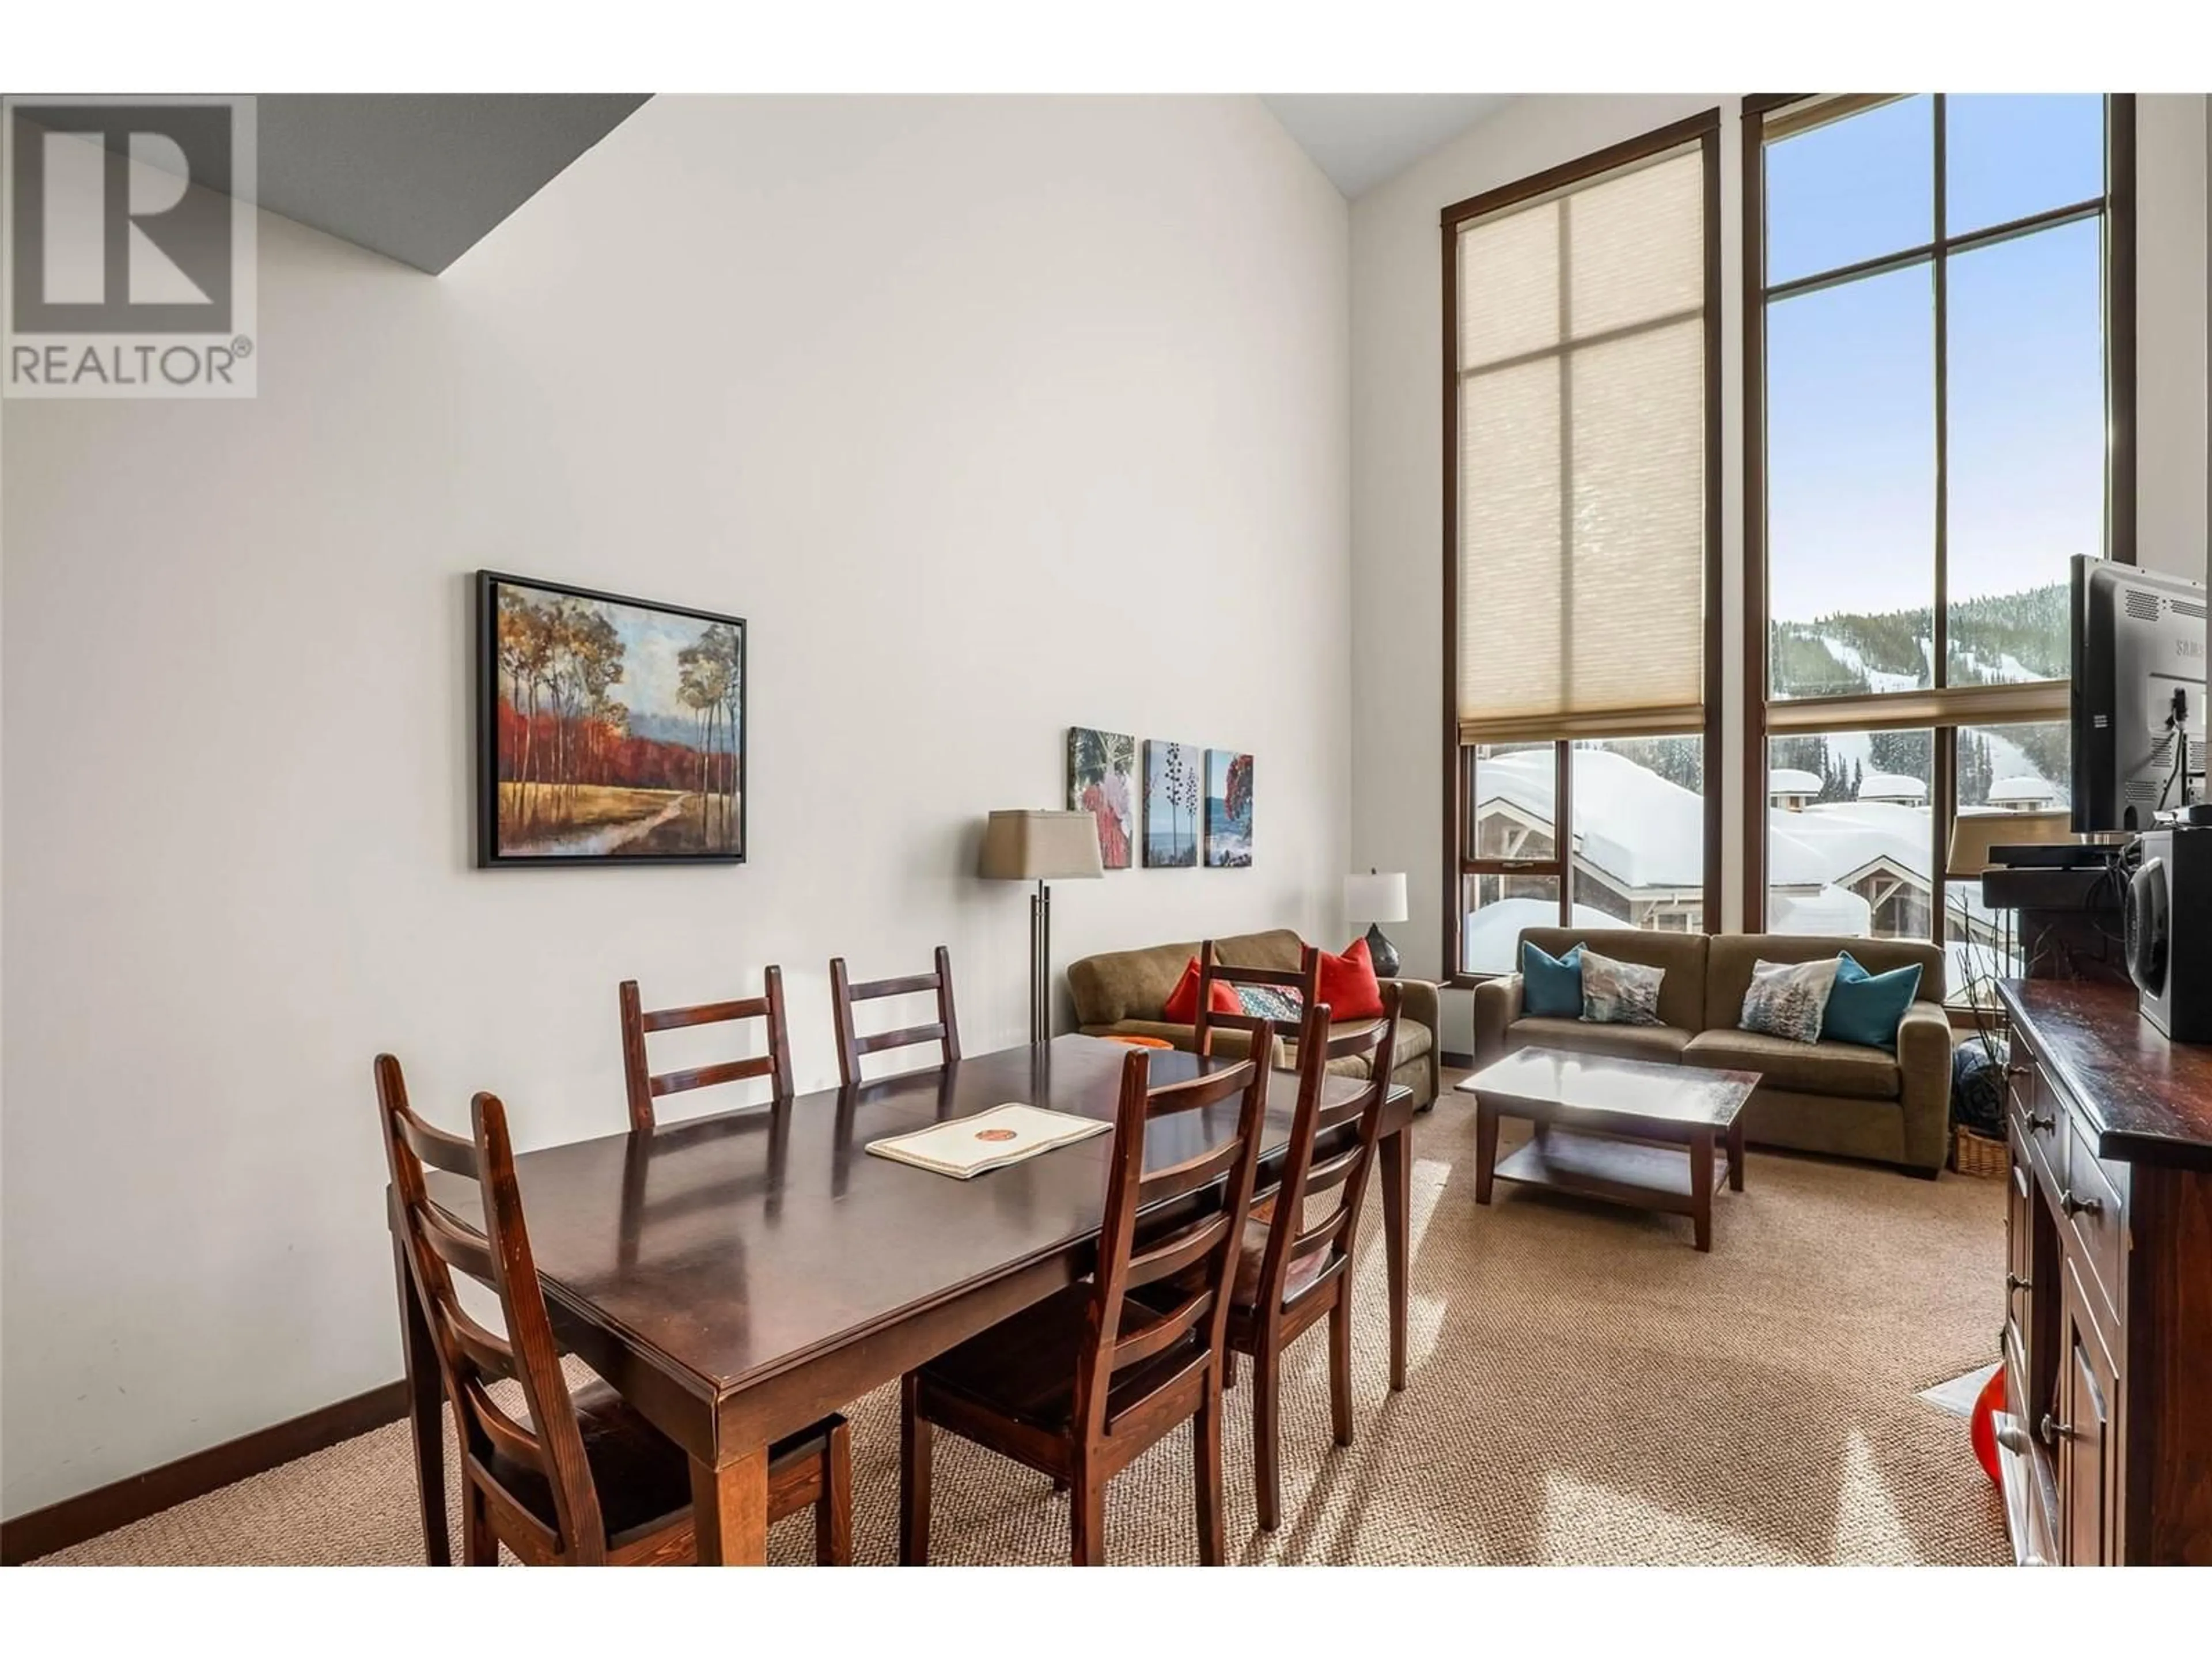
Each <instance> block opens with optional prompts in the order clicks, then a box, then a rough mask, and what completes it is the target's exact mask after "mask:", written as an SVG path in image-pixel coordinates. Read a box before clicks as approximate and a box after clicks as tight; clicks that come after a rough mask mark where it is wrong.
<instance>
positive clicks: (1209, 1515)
mask: <svg viewBox="0 0 2212 1659" xmlns="http://www.w3.org/2000/svg"><path fill="white" fill-rule="evenodd" d="M1227 1409H1228V1406H1227V1404H1226V1402H1225V1401H1223V1399H1222V1397H1221V1389H1220V1386H1219V1385H1218V1383H1209V1384H1207V1386H1206V1395H1205V1398H1204V1399H1202V1400H1200V1401H1199V1405H1198V1415H1197V1416H1196V1417H1195V1418H1194V1419H1192V1421H1191V1425H1190V1434H1191V1444H1192V1447H1193V1449H1194V1451H1195V1453H1196V1455H1197V1462H1198V1468H1197V1471H1196V1473H1197V1482H1196V1485H1197V1487H1198V1564H1199V1565H1200V1566H1201V1567H1218V1566H1219V1565H1221V1564H1222V1561H1223V1559H1225V1556H1226V1555H1227V1553H1228V1549H1227V1538H1226V1534H1225V1532H1224V1529H1223V1528H1222V1524H1221V1416H1222V1413H1224V1412H1225V1411H1226V1410H1227Z"/></svg>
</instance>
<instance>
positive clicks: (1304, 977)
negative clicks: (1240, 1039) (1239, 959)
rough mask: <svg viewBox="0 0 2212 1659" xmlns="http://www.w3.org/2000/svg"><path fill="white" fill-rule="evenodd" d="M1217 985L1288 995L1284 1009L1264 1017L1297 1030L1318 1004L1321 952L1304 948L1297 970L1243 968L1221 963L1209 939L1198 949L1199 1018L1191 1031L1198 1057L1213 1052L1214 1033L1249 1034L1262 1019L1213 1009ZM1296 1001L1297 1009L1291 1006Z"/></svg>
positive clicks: (1300, 952)
mask: <svg viewBox="0 0 2212 1659" xmlns="http://www.w3.org/2000/svg"><path fill="white" fill-rule="evenodd" d="M1217 984H1222V985H1229V986H1238V985H1243V986H1251V987H1265V988H1267V989H1269V990H1273V991H1276V992H1281V993H1288V994H1290V995H1287V996H1285V998H1284V999H1283V1000H1284V1003H1285V1006H1283V1007H1282V1008H1281V1009H1280V1010H1279V1011H1278V1012H1274V1013H1271V1014H1268V1015H1267V1016H1266V1018H1267V1022H1268V1024H1271V1025H1273V1026H1276V1027H1278V1028H1279V1027H1282V1026H1285V1025H1288V1026H1296V1025H1297V1024H1298V1022H1299V1021H1301V1020H1303V1019H1304V1018H1305V1011H1306V1010H1307V1009H1308V1008H1310V1007H1311V1006H1313V1005H1314V1004H1315V1003H1316V1001H1318V1000H1320V995H1321V951H1319V950H1318V949H1316V947H1315V946H1313V945H1306V946H1304V948H1303V949H1302V950H1300V951H1299V952H1298V965H1297V967H1296V968H1294V969H1293V968H1243V967H1238V966H1236V965H1234V964H1232V963H1225V962H1224V961H1222V960H1221V958H1220V955H1219V953H1218V951H1216V950H1215V949H1214V945H1213V941H1212V939H1207V940H1206V941H1205V942H1204V943H1203V944H1201V945H1200V946H1199V947H1198V1018H1197V1020H1196V1022H1195V1026H1194V1030H1195V1036H1196V1047H1197V1049H1198V1052H1199V1053H1200V1054H1212V1052H1213V1038H1214V1033H1215V1032H1216V1030H1220V1029H1227V1030H1233V1031H1243V1032H1246V1033H1249V1032H1250V1031H1251V1030H1252V1028H1253V1026H1254V1025H1255V1024H1258V1023H1259V1021H1260V1018H1261V1016H1259V1015H1255V1014H1249V1013H1234V1014H1226V1013H1221V1012H1218V1011H1217V1010H1216V1009H1215V1008H1214V1006H1213V987H1215V986H1216V985H1217ZM1293 998H1294V999H1295V1001H1296V1003H1297V1006H1296V1007H1295V1008H1292V1007H1291V1006H1289V1005H1290V1003H1291V1000H1293Z"/></svg>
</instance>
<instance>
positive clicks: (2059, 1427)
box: [2036, 1412, 2074, 1446]
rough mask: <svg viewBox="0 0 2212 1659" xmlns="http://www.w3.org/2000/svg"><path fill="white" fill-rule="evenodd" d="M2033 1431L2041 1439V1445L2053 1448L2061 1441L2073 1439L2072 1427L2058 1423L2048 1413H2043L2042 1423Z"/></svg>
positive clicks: (2068, 1424) (2069, 1424)
mask: <svg viewBox="0 0 2212 1659" xmlns="http://www.w3.org/2000/svg"><path fill="white" fill-rule="evenodd" d="M2036 1433H2037V1434H2039V1435H2040V1436H2041V1437H2043V1443H2044V1444H2045V1445H2046V1446H2055V1445H2057V1443H2059V1442H2060V1441H2062V1440H2071V1439H2072V1438H2073V1437H2074V1425H2072V1424H2071V1423H2062V1422H2060V1421H2059V1420H2058V1419H2057V1418H2055V1417H2053V1416H2052V1415H2051V1413H2049V1412H2045V1413H2044V1414H2043V1421H2042V1422H2041V1423H2039V1425H2036Z"/></svg>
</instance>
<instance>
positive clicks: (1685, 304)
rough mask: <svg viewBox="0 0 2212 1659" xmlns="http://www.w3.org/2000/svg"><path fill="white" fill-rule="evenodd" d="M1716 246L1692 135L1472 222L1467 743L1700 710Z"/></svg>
mask: <svg viewBox="0 0 2212 1659" xmlns="http://www.w3.org/2000/svg"><path fill="white" fill-rule="evenodd" d="M1457 269H1458V280H1459V295H1458V326H1457V333H1458V342H1457V344H1458V353H1459V363H1458V367H1459V371H1460V374H1459V410H1458V448H1459V491H1458V532H1459V694H1458V695H1459V719H1460V729H1461V734H1462V738H1464V739H1466V740H1467V741H1469V742H1475V741H1481V740H1494V739H1498V738H1516V737H1523V738H1525V737H1569V736H1573V735H1577V733H1598V732H1602V733H1604V734H1607V735H1628V734H1631V733H1634V732H1654V731H1669V730H1673V731H1687V730H1693V729H1695V728H1696V727H1697V726H1698V725H1699V721H1700V720H1701V718H1702V708H1703V704H1704V694H1705V656H1704V642H1705V467H1706V465H1707V464H1708V458H1707V456H1706V454H1705V182H1704V165H1703V161H1702V158H1701V155H1700V153H1699V149H1698V148H1697V147H1696V146H1695V145H1694V144H1693V145H1692V146H1690V147H1689V148H1688V149H1685V150H1682V151H1680V152H1677V153H1675V154H1673V155H1667V156H1663V157H1661V158H1659V159H1658V160H1656V161H1647V162H1644V163H1641V164H1638V165H1637V166H1636V167H1632V168H1631V169H1628V170H1626V171H1623V172H1620V173H1613V174H1611V175H1608V176H1607V177H1605V178H1602V179H1595V180H1592V181H1590V182H1589V183H1587V184H1583V185H1577V186H1575V187H1573V188H1571V189H1570V190H1568V191H1564V192H1562V193H1560V194H1559V195H1557V196H1554V197H1546V198H1543V199H1541V200H1538V201H1535V202H1533V203H1528V204H1518V205H1516V206H1514V207H1512V208H1510V209H1507V210H1504V211H1501V212H1499V213H1498V214H1496V215H1493V216H1488V217H1486V218H1483V219H1480V220H1476V221H1473V222H1469V223H1468V224H1467V225H1466V226H1464V227H1463V228H1462V229H1461V230H1460V232H1459V238H1458V259H1457Z"/></svg>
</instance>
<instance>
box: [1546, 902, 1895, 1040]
mask: <svg viewBox="0 0 2212 1659" xmlns="http://www.w3.org/2000/svg"><path fill="white" fill-rule="evenodd" d="M1521 937H1522V939H1523V940H1525V941H1526V942H1528V944H1531V945H1534V946H1536V948H1537V949H1539V950H1541V951H1545V952H1546V953H1547V954H1548V955H1551V956H1554V957H1563V956H1565V954H1566V953H1567V952H1568V951H1570V950H1571V949H1572V948H1573V947H1574V946H1576V945H1588V946H1589V948H1590V949H1591V950H1593V951H1596V952H1598V953H1599V954H1600V955H1601V956H1608V957H1612V958H1613V960H1614V961H1616V962H1633V963H1640V964H1641V965H1643V966H1644V967H1646V968H1663V969H1666V972H1667V976H1666V978H1665V979H1663V980H1662V981H1660V984H1659V1018H1660V1021H1661V1023H1662V1024H1667V1025H1672V1026H1674V1027H1675V1028H1677V1029H1678V1030H1684V1031H1698V1030H1704V1029H1705V935H1704V934H1703V933H1658V932H1656V931H1654V930H1652V929H1650V928H1644V927H1524V928H1522V930H1521ZM1517 954H1518V953H1517V952H1516V957H1517ZM1830 954H1831V955H1832V954H1833V952H1831V953H1830ZM1867 966H1868V967H1869V968H1871V967H1873V966H1874V964H1873V963H1868V964H1867ZM1748 977H1749V975H1748V973H1747V975H1746V978H1748ZM1570 1023H1571V1022H1570ZM1728 1023H1729V1024H1731V1025H1733V1024H1735V1016H1734V1015H1733V1014H1731V1015H1729V1020H1728Z"/></svg>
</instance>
